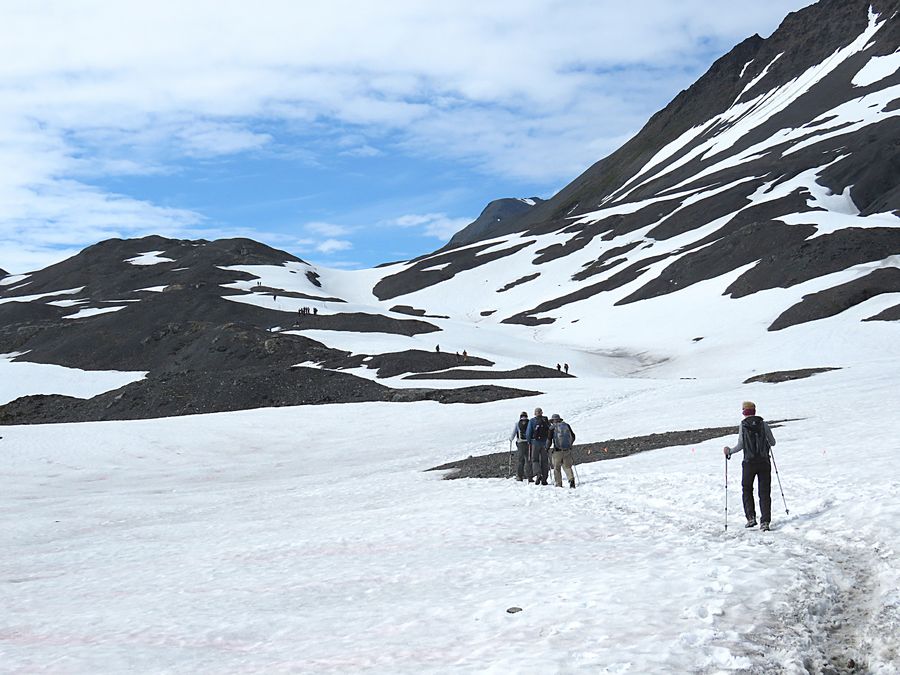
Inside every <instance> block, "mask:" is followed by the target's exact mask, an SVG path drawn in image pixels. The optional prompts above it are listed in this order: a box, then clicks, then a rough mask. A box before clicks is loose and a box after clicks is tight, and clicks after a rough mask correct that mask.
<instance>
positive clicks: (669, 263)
mask: <svg viewBox="0 0 900 675" xmlns="http://www.w3.org/2000/svg"><path fill="white" fill-rule="evenodd" d="M898 12H900V0H865V1H863V0H821V1H820V2H819V3H817V4H815V5H812V6H810V7H807V8H806V9H803V10H801V11H798V12H795V13H792V14H790V15H789V16H788V17H787V18H785V20H784V21H783V22H782V24H781V26H780V27H779V28H778V30H777V31H776V32H775V33H774V34H773V35H772V36H771V37H769V38H768V39H762V38H760V37H759V36H753V37H751V38H748V39H747V40H745V41H743V42H742V43H740V44H739V45H737V46H736V47H735V48H734V49H733V50H732V51H731V52H729V53H728V54H726V55H725V56H723V57H722V58H720V59H719V60H717V61H716V62H715V63H714V64H713V66H712V67H711V68H710V69H709V71H708V72H707V73H706V74H704V75H703V76H702V77H701V78H700V79H699V80H698V81H697V82H696V83H695V84H694V85H693V86H691V87H690V88H689V89H687V90H685V91H683V92H681V93H680V94H679V95H678V96H676V97H675V99H674V100H673V101H672V102H671V103H670V104H669V105H668V106H666V108H665V109H663V110H662V111H660V112H659V113H657V114H655V115H654V116H653V117H652V118H651V119H650V120H649V121H648V123H647V124H646V126H645V127H644V128H643V129H642V130H641V132H640V133H638V134H637V135H636V136H635V137H634V138H633V139H631V140H630V141H629V142H628V143H626V144H625V145H624V146H623V147H622V148H620V149H619V150H617V151H616V152H614V153H613V154H612V155H610V156H609V157H607V158H605V159H603V160H601V161H599V162H598V163H596V164H595V165H594V166H592V167H591V168H590V169H588V170H587V171H586V172H585V173H584V174H582V175H581V176H579V177H578V178H577V179H576V180H574V181H573V182H572V183H571V184H570V185H568V186H567V187H566V188H564V189H563V190H562V191H561V192H560V193H559V194H557V195H556V196H554V197H553V198H552V199H550V200H547V201H545V202H542V203H538V204H536V205H535V206H534V207H532V208H530V209H527V210H524V209H523V210H520V211H519V212H518V214H517V215H516V216H515V217H513V218H507V220H506V222H505V223H504V222H502V221H501V222H500V223H497V224H495V226H494V227H493V228H492V227H489V226H488V225H489V223H487V222H484V221H482V223H481V228H480V229H479V228H475V227H474V225H475V224H474V223H473V226H470V227H471V228H472V229H471V230H469V228H467V230H469V232H466V231H465V230H464V231H463V232H461V233H460V234H459V235H458V237H456V238H454V240H452V241H451V243H450V244H449V245H448V246H446V247H444V248H442V249H441V250H439V251H437V252H435V253H434V254H433V255H431V256H423V257H422V258H419V259H417V260H415V261H411V263H410V264H409V265H408V266H407V267H406V268H405V269H403V270H401V271H399V272H395V273H393V274H390V275H388V276H386V277H385V278H384V279H382V280H381V281H380V282H379V283H378V284H377V285H376V286H375V294H376V295H377V296H378V297H379V298H381V299H396V298H401V297H403V298H404V302H406V303H408V304H410V305H414V306H426V307H428V309H429V310H430V311H435V312H445V311H447V312H449V310H448V309H447V307H445V305H446V304H447V301H446V300H445V299H449V298H455V297H460V296H464V297H470V298H471V299H472V301H473V302H476V303H481V304H483V305H484V306H483V307H479V308H478V309H479V310H481V312H490V314H483V315H484V316H491V318H492V319H494V320H498V321H506V322H514V323H525V324H546V323H553V322H554V321H556V320H558V319H559V318H561V317H562V316H563V315H566V316H571V315H572V314H573V312H574V313H575V314H576V315H580V314H583V313H584V312H589V311H590V307H591V306H594V307H602V308H614V307H617V306H623V305H628V304H631V303H635V302H640V301H644V300H649V299H651V298H658V297H661V296H665V295H668V294H672V293H677V292H679V291H683V290H685V289H687V288H690V287H692V286H694V285H695V284H698V283H700V282H707V281H709V282H713V283H714V284H715V285H714V286H713V288H716V289H717V291H718V293H719V294H725V295H727V296H730V297H732V298H735V299H738V298H742V297H746V296H749V295H753V294H754V293H757V292H760V291H765V290H770V289H774V288H791V287H794V286H798V285H803V286H802V287H803V288H806V287H807V286H808V287H810V289H811V290H810V292H811V293H815V295H816V302H811V301H804V302H800V303H798V304H797V305H796V306H793V305H791V306H785V307H782V308H780V309H778V308H776V309H777V311H775V313H774V314H773V315H772V316H771V317H769V318H768V320H769V321H770V323H771V329H772V330H776V329H780V328H784V327H786V326H788V325H794V324H796V323H801V322H806V321H813V320H816V319H819V318H823V317H826V316H832V315H834V314H836V313H840V312H841V311H843V310H845V309H848V308H849V307H852V306H855V305H856V304H859V303H860V302H864V301H865V300H866V299H868V298H871V297H873V296H875V295H882V294H892V293H896V292H898V291H900V288H897V284H896V279H895V277H894V276H893V275H892V274H888V275H884V274H872V272H873V271H877V270H879V269H882V268H891V269H894V268H897V267H898V262H897V261H898V260H900V258H898V256H900V218H898V215H900V162H898V160H897V158H898V157H900V147H898V145H900V71H898V67H900V58H898V55H900V22H898V21H897V17H898V15H900V14H898ZM486 212H487V210H486ZM479 220H481V219H479ZM486 220H488V219H486ZM476 222H478V221H476ZM464 233H465V234H464ZM847 270H856V271H850V272H846V273H845V271H847ZM476 275H477V277H479V278H481V279H483V280H486V281H484V283H486V284H489V285H490V286H491V288H492V290H493V291H494V292H495V293H496V294H501V293H502V294H503V295H502V296H500V295H497V296H496V297H493V296H491V295H489V294H484V293H479V294H478V295H477V296H476V297H475V298H472V296H471V295H467V294H466V291H465V290H463V289H464V288H469V286H470V284H471V281H470V280H471V279H472V277H473V276H476ZM830 275H837V276H830ZM820 278H824V279H833V281H824V282H821V283H820V282H818V281H816V280H818V279H820ZM848 281H852V284H850V285H849V286H848V285H847V283H846V282H848ZM432 287H434V288H435V290H437V289H440V292H439V293H437V294H435V293H431V294H430V295H429V291H428V289H430V288H432ZM426 295H427V296H428V299H427V301H426V297H425V296H426ZM435 295H438V296H440V297H433V296H435ZM405 296H411V297H408V298H407V297H405ZM583 303H588V304H587V305H584V304H583ZM576 306H577V307H578V309H572V308H574V307H576ZM498 307H501V308H505V309H500V310H498V309H497V308H498ZM450 313H452V312H450ZM896 313H897V312H896V311H895V312H893V313H892V312H888V313H886V314H885V313H882V314H879V318H884V317H885V316H893V315H894V314H896ZM776 318H778V320H777V321H776Z"/></svg>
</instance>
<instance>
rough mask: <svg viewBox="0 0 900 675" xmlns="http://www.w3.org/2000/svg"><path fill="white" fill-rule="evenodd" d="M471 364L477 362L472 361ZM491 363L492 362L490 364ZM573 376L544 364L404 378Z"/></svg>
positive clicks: (507, 378) (478, 378)
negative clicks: (510, 368) (511, 368)
mask: <svg viewBox="0 0 900 675" xmlns="http://www.w3.org/2000/svg"><path fill="white" fill-rule="evenodd" d="M472 365H481V364H477V363H475V362H474V361H473V362H472ZM491 365H493V364H491ZM553 377H574V375H569V374H568V373H563V372H561V371H558V370H556V369H554V368H547V367H546V366H536V365H530V366H523V367H522V368H516V369H515V370H462V369H456V370H450V371H447V372H445V373H429V374H421V375H407V376H406V377H404V378H403V379H404V380H530V379H535V378H553Z"/></svg>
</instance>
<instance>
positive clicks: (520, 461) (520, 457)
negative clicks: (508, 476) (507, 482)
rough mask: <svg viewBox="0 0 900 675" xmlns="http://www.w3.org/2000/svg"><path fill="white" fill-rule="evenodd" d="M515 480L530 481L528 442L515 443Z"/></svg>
mask: <svg viewBox="0 0 900 675" xmlns="http://www.w3.org/2000/svg"><path fill="white" fill-rule="evenodd" d="M516 478H518V479H519V480H523V479H526V478H527V479H529V480H530V479H531V478H532V472H531V461H530V460H529V459H528V441H516Z"/></svg>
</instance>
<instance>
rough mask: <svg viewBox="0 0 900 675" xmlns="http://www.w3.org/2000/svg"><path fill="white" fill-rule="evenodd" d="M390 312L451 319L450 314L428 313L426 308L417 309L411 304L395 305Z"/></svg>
mask: <svg viewBox="0 0 900 675" xmlns="http://www.w3.org/2000/svg"><path fill="white" fill-rule="evenodd" d="M388 311H389V312H397V313H398V314H409V315H410V316H424V317H425V318H428V319H449V318H450V317H449V316H445V315H443V314H427V313H426V312H425V310H424V309H416V308H415V307H410V306H409V305H394V306H393V307H391V308H390V309H389V310H388Z"/></svg>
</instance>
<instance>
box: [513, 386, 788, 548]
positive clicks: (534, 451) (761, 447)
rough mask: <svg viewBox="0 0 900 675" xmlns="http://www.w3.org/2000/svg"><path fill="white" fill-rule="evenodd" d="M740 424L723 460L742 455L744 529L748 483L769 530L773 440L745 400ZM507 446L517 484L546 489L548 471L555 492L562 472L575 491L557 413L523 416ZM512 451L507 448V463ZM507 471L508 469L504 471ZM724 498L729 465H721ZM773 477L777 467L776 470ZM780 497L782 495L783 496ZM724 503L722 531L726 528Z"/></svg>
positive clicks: (564, 428) (749, 504)
mask: <svg viewBox="0 0 900 675" xmlns="http://www.w3.org/2000/svg"><path fill="white" fill-rule="evenodd" d="M741 413H742V414H743V420H742V421H741V425H740V427H739V431H738V440H737V443H735V445H734V447H728V446H727V445H726V446H725V448H724V453H725V458H726V460H730V459H731V456H732V455H734V454H736V453H738V452H743V453H744V459H743V462H742V465H741V497H742V501H743V506H744V517H745V518H746V519H747V523H746V525H744V527H756V525H757V519H756V504H755V501H754V497H753V483H754V481H755V482H756V484H757V489H758V492H759V521H758V524H759V528H760V529H761V530H764V531H766V530H768V529H769V528H770V524H771V522H772V497H771V489H772V465H771V460H772V456H771V455H772V453H771V449H772V447H773V446H774V445H775V436H773V435H772V429H771V428H770V427H769V424H768V423H767V422H766V421H765V420H763V418H762V417H760V416H759V415H757V414H756V404H755V403H754V402H753V401H744V402H743V403H742V404H741ZM509 440H510V443H512V441H515V443H516V480H517V481H526V480H527V481H528V482H529V483H533V484H535V485H547V478H548V476H549V472H550V468H552V469H553V479H554V483H555V485H556V487H562V486H563V482H562V471H565V472H566V477H567V478H568V479H569V487H570V488H574V487H575V472H574V468H573V460H572V448H573V447H574V444H575V432H574V431H573V430H572V427H571V426H570V425H569V424H568V422H566V421H565V420H563V418H562V417H560V416H559V415H558V414H556V413H554V414H552V415H551V416H550V418H549V419H548V418H547V417H546V416H544V411H543V410H542V409H541V408H535V409H534V416H533V417H531V418H529V417H528V413H526V412H522V413H521V414H520V415H519V420H518V422H516V424H515V426H514V427H513V430H512V433H511V434H510V436H509ZM511 463H512V448H511V447H510V464H511ZM509 468H510V471H511V468H512V467H511V466H510V467H509ZM725 471H726V474H725V475H726V499H727V476H728V473H727V472H728V466H727V463H726V467H725ZM776 472H777V467H776ZM782 495H783V493H782ZM727 509H728V507H727V501H726V528H727V516H728V511H727Z"/></svg>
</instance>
